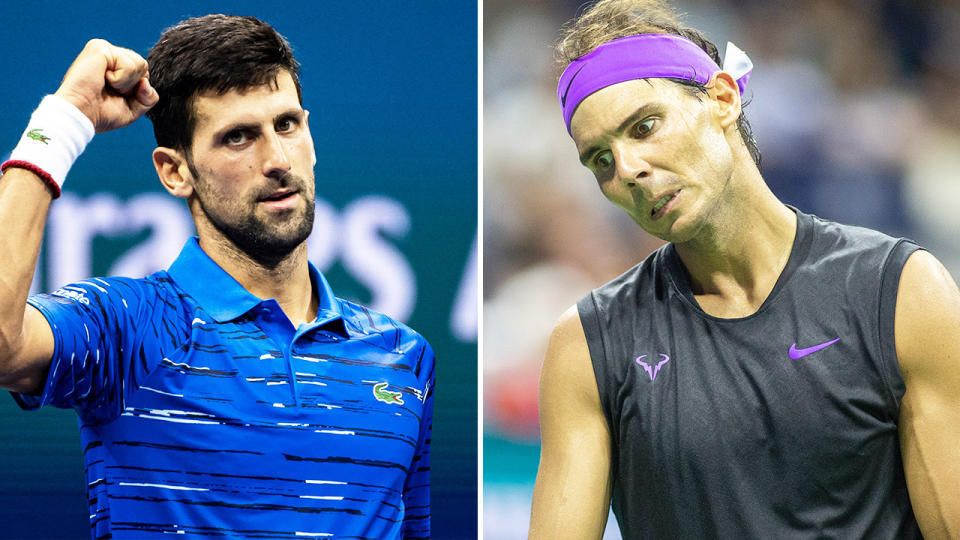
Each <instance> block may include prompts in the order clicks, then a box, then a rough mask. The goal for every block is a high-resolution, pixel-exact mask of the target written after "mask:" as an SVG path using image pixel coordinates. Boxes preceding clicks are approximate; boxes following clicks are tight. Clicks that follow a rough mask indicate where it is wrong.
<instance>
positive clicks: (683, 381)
mask: <svg viewBox="0 0 960 540" xmlns="http://www.w3.org/2000/svg"><path fill="white" fill-rule="evenodd" d="M916 249H918V247H917V245H916V244H913V243H912V242H910V241H907V240H898V239H894V238H890V237H888V236H886V235H883V234H881V233H878V232H875V231H871V230H868V229H862V228H858V227H851V226H845V225H839V224H836V223H833V222H829V221H826V220H822V219H820V218H817V217H815V216H811V215H807V214H803V213H800V212H797V234H796V237H795V240H794V245H793V250H792V252H791V254H790V257H789V260H788V262H787V265H786V267H785V268H784V270H783V273H782V274H781V275H780V278H779V280H778V281H777V283H776V285H775V286H774V289H773V291H772V292H771V293H770V295H769V296H768V298H767V299H766V301H764V303H763V305H761V307H760V309H758V310H757V312H756V313H754V314H752V315H750V316H748V317H744V318H739V319H720V318H716V317H712V316H710V315H708V314H706V313H705V312H704V311H703V310H702V309H701V308H700V307H699V305H698V304H697V302H696V300H695V299H694V296H693V293H692V292H691V290H690V286H689V279H688V277H687V274H686V270H685V269H684V267H683V265H682V263H681V261H680V259H679V257H678V256H677V254H676V251H675V250H674V247H673V245H672V244H668V245H666V246H664V247H662V248H661V249H659V250H657V251H656V252H654V253H653V254H651V255H650V256H649V257H648V258H647V259H646V260H644V261H643V262H642V263H640V264H639V265H637V266H635V267H634V268H632V269H631V270H629V271H628V272H626V273H625V274H623V275H622V276H620V277H619V278H617V279H615V280H613V281H611V282H610V283H608V284H606V285H604V286H602V287H600V288H598V289H596V290H594V291H593V292H592V293H590V295H588V296H587V297H585V298H584V299H582V300H581V301H580V302H579V303H578V311H579V314H580V320H581V322H582V324H583V329H584V332H585V334H586V337H587V344H588V347H589V350H590V357H591V360H592V363H593V368H594V373H595V375H596V378H597V386H598V387H599V390H600V400H601V402H602V405H603V410H604V413H605V415H606V418H607V422H608V424H609V426H610V432H611V436H612V442H613V455H612V464H613V467H612V474H613V510H614V514H615V515H616V517H617V520H618V523H619V525H620V529H621V532H622V533H623V536H624V538H627V539H632V538H643V539H659V538H663V539H668V538H669V539H673V538H682V539H686V538H696V539H700V538H724V539H727V538H737V539H740V538H790V539H794V538H797V539H800V538H844V539H846V538H870V539H883V538H890V539H893V538H896V539H909V538H920V532H919V529H918V527H917V524H916V519H915V518H914V516H913V511H912V509H911V507H910V501H909V498H908V496H907V488H906V481H905V479H904V473H903V466H902V462H901V457H900V449H899V439H898V434H897V419H898V416H899V405H900V398H901V397H902V396H903V393H904V390H905V388H904V383H903V378H902V376H901V374H900V369H899V366H898V363H897V355H896V351H895V348H894V339H893V337H894V311H895V307H896V295H897V287H898V285H899V279H900V273H901V270H902V268H903V265H904V263H905V262H906V260H907V258H908V257H909V256H910V254H912V253H913V251H914V250H916Z"/></svg>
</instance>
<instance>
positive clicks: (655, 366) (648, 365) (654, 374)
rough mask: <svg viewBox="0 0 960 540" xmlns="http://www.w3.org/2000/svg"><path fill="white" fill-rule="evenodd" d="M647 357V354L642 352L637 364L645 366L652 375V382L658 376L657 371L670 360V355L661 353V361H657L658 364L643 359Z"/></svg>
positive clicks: (645, 369) (648, 373) (644, 368)
mask: <svg viewBox="0 0 960 540" xmlns="http://www.w3.org/2000/svg"><path fill="white" fill-rule="evenodd" d="M646 357H647V355H645V354H641V355H640V356H638V357H637V359H636V362H637V364H639V365H640V367H642V368H643V370H644V371H646V372H647V375H649V376H650V382H653V381H654V380H656V378H657V373H660V368H662V367H663V366H664V364H666V363H667V362H669V361H670V357H669V356H667V355H665V354H663V353H660V361H659V362H657V363H656V364H652V363H647V362H644V361H643V359H644V358H646Z"/></svg>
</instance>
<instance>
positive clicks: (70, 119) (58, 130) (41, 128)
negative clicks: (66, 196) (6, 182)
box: [4, 94, 96, 196]
mask: <svg viewBox="0 0 960 540" xmlns="http://www.w3.org/2000/svg"><path fill="white" fill-rule="evenodd" d="M95 133H96V130H95V129H94V126H93V122H91V121H90V119H89V118H87V116H86V115H85V114H83V113H82V112H80V109H78V108H76V107H75V106H74V105H73V104H72V103H70V102H68V101H67V100H65V99H63V98H61V97H58V96H55V95H53V94H51V95H48V96H46V97H44V98H43V101H41V102H40V106H39V107H37V110H35V111H33V115H32V116H31V117H30V122H29V123H28V124H27V129H25V130H24V131H23V136H22V137H21V138H20V142H19V143H18V144H17V147H16V148H14V149H13V152H11V153H10V160H9V161H7V162H6V163H4V168H7V166H14V167H15V166H18V165H20V164H29V165H32V166H33V168H36V169H40V171H42V172H44V173H46V175H47V176H49V177H50V178H44V180H48V181H49V180H52V181H53V182H54V183H56V190H55V191H56V193H55V194H54V196H58V195H59V191H60V187H61V186H63V182H64V180H65V179H66V177H67V172H69V171H70V167H71V166H73V162H74V161H76V159H77V157H78V156H79V155H80V153H81V152H83V149H84V148H86V146H87V143H89V142H90V141H91V140H92V139H93V136H94V134H95ZM26 168H30V169H31V170H33V168H31V167H26ZM34 172H37V171H34ZM41 176H44V175H41ZM50 187H51V189H53V186H50Z"/></svg>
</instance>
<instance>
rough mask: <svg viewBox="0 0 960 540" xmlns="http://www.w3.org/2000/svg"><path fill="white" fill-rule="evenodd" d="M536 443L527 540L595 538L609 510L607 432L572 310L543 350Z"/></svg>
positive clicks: (584, 348)
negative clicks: (537, 452)
mask: <svg viewBox="0 0 960 540" xmlns="http://www.w3.org/2000/svg"><path fill="white" fill-rule="evenodd" d="M540 439H541V450H540V468H539V470H538V471H537V482H536V486H535V488H534V490H533V511H532V515H531V520H530V539H531V540H546V539H553V538H577V539H582V538H601V537H602V536H603V530H604V527H605V526H606V523H607V515H608V513H609V511H610V486H611V479H610V429H609V427H608V426H607V421H606V418H605V417H604V414H603V409H602V407H601V405H600V394H599V392H598V390H597V383H596V378H595V377H594V373H593V365H592V363H591V361H590V353H589V351H588V349H587V339H586V337H585V336H584V334H583V327H582V326H581V324H580V316H579V315H578V314H577V309H576V306H574V307H572V308H570V309H568V310H567V312H566V313H564V314H563V316H562V317H561V318H560V321H559V322H558V323H557V326H556V328H554V330H553V335H551V336H550V343H549V345H548V346H547V355H546V358H545V360H544V362H543V370H542V372H541V375H540Z"/></svg>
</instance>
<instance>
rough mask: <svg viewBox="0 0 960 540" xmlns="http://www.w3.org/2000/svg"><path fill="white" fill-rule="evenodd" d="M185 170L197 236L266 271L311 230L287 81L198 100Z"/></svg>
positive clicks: (284, 76) (281, 78) (283, 76)
mask: <svg viewBox="0 0 960 540" xmlns="http://www.w3.org/2000/svg"><path fill="white" fill-rule="evenodd" d="M194 106H195V108H196V112H197V124H196V129H195V131H194V136H193V147H192V149H191V152H190V155H189V158H188V160H187V164H188V166H189V170H190V173H191V175H192V176H193V179H194V182H193V188H194V190H193V192H194V195H195V196H196V201H197V203H198V205H199V208H200V214H202V215H199V216H196V218H197V229H198V233H199V234H200V235H201V241H203V239H204V236H205V235H206V236H208V237H209V236H210V235H214V236H221V237H223V238H225V239H226V240H228V241H229V242H231V243H232V244H233V245H234V246H236V247H237V248H238V249H239V250H241V251H243V252H244V253H246V254H247V255H248V256H250V257H251V258H252V259H254V260H256V261H258V262H260V263H262V264H266V265H274V264H276V263H277V262H279V261H280V260H281V259H282V258H283V257H285V256H286V255H288V254H289V253H290V252H291V251H292V250H293V249H294V248H296V247H297V246H299V245H300V244H301V243H302V242H303V241H304V240H306V238H307V236H309V235H310V231H311V230H312V228H313V214H314V178H313V165H314V158H313V141H312V139H311V137H310V130H309V129H308V127H307V113H306V111H304V110H303V109H302V108H301V106H300V103H299V100H298V98H297V92H296V87H295V86H294V84H293V79H292V78H291V77H290V75H289V74H288V73H286V72H284V71H281V72H280V74H279V75H278V76H277V80H276V84H275V85H273V84H268V85H264V86H258V87H255V88H251V89H248V90H247V91H245V92H242V93H241V92H238V91H236V90H231V91H229V92H227V93H225V94H223V95H217V94H215V93H213V94H205V95H201V96H199V97H198V98H197V100H196V103H195V105H194Z"/></svg>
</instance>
